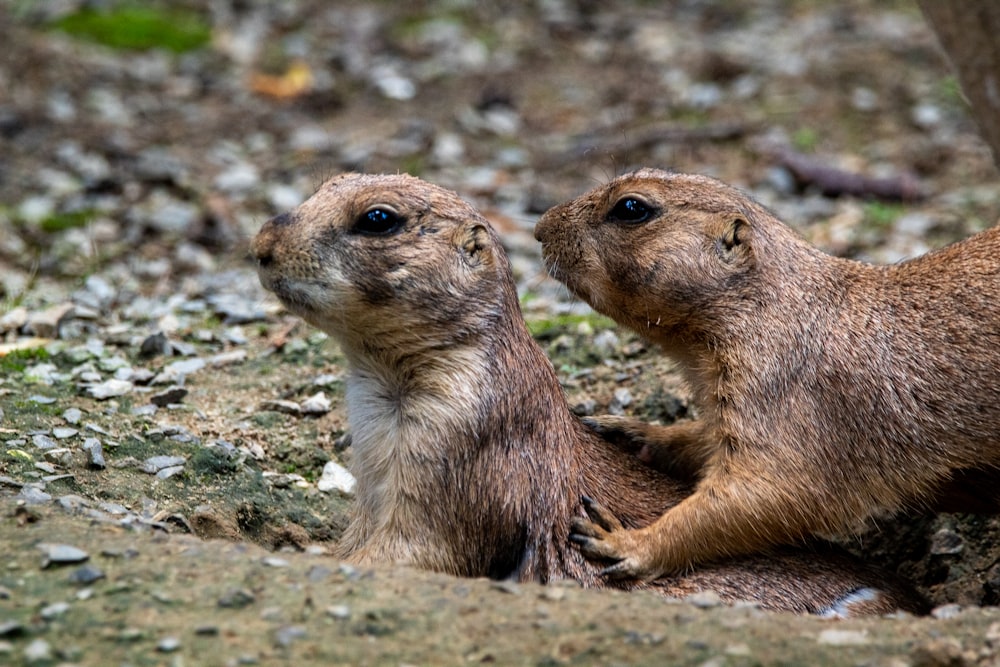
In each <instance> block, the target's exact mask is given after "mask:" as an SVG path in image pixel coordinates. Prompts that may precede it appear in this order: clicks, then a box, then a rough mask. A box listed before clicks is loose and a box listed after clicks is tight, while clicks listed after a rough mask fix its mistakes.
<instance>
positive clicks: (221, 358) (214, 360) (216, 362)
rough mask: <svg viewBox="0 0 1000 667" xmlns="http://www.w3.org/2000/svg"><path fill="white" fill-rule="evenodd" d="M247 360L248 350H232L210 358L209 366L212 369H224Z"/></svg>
mask: <svg viewBox="0 0 1000 667" xmlns="http://www.w3.org/2000/svg"><path fill="white" fill-rule="evenodd" d="M246 360H247V351H246V350H230V351H229V352H220V353H219V354H216V355H215V356H212V357H209V359H208V365H209V366H211V367H212V368H222V367H223V366H232V365H233V364H240V363H243V362H244V361H246Z"/></svg>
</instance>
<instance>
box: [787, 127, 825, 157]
mask: <svg viewBox="0 0 1000 667" xmlns="http://www.w3.org/2000/svg"><path fill="white" fill-rule="evenodd" d="M818 143H819V132H817V131H816V130H814V129H813V128H811V127H800V128H799V129H797V130H795V134H793V135H792V144H793V145H794V146H795V147H796V148H797V149H799V150H800V151H805V152H812V151H814V150H816V145H817V144H818Z"/></svg>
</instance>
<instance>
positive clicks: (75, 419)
mask: <svg viewBox="0 0 1000 667" xmlns="http://www.w3.org/2000/svg"><path fill="white" fill-rule="evenodd" d="M62 418H63V419H65V420H66V423H67V424H72V425H74V426H76V425H77V424H79V423H80V420H81V419H82V418H83V413H82V412H80V409H79V408H69V409H68V410H66V411H65V412H63V413H62Z"/></svg>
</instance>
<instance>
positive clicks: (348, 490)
mask: <svg viewBox="0 0 1000 667" xmlns="http://www.w3.org/2000/svg"><path fill="white" fill-rule="evenodd" d="M356 484H357V480H355V479H354V475H352V474H351V473H350V472H348V470H347V468H345V467H344V466H342V465H340V464H339V463H337V462H336V461H327V462H326V465H325V466H323V474H322V476H320V478H319V481H318V482H317V483H316V488H318V489H319V490H320V491H323V492H324V493H327V492H329V491H340V492H341V493H344V494H348V495H351V494H353V493H354V486H355V485H356Z"/></svg>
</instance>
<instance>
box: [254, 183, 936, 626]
mask: <svg viewBox="0 0 1000 667" xmlns="http://www.w3.org/2000/svg"><path fill="white" fill-rule="evenodd" d="M251 253H252V255H253V257H254V258H255V259H256V262H257V266H258V272H259V276H260V280H261V283H262V284H263V285H264V287H265V288H267V289H268V290H271V291H272V292H274V293H275V294H276V295H277V296H278V298H279V299H280V300H281V301H282V302H283V303H284V305H285V306H286V307H287V308H288V309H289V310H290V311H291V312H293V313H295V314H298V315H299V316H301V317H302V318H303V319H305V320H306V321H307V322H309V323H310V324H312V325H314V326H316V327H319V328H320V329H322V330H324V331H326V332H327V333H329V334H330V335H331V336H332V337H333V338H334V339H335V340H337V341H338V342H339V344H340V348H341V350H342V353H343V355H344V357H345V359H346V362H347V365H348V367H349V371H348V377H347V379H346V393H345V401H346V406H347V416H348V422H349V425H350V428H351V433H352V443H353V444H352V447H353V450H354V451H353V458H352V461H351V467H352V471H353V473H354V475H355V476H356V478H357V486H356V501H355V504H354V507H353V515H352V518H351V520H350V523H349V526H348V527H347V529H346V530H345V532H344V534H343V536H342V538H341V540H340V542H339V544H338V546H337V549H336V555H338V556H339V557H342V558H346V559H348V560H350V561H353V562H356V563H359V564H380V563H400V564H408V565H412V566H416V567H420V568H425V569H431V570H437V571H441V572H446V573H450V574H453V575H459V576H466V577H477V576H488V577H492V578H495V579H513V580H516V581H539V582H549V581H552V580H555V579H561V578H572V579H576V580H578V581H580V582H581V583H582V584H583V585H585V586H589V587H600V586H606V585H608V584H609V582H608V581H607V580H606V579H605V578H603V577H602V576H601V575H600V569H601V568H600V566H598V565H594V564H592V563H590V562H589V561H587V560H586V559H585V558H584V557H583V556H582V554H580V552H579V551H578V550H577V549H576V548H574V547H573V546H572V545H571V544H570V542H569V540H568V536H569V533H570V524H571V522H572V521H573V519H574V518H577V517H583V516H586V514H585V512H586V511H587V510H585V509H584V505H585V504H586V505H587V507H588V508H589V511H590V513H591V515H592V516H593V517H594V518H595V519H604V520H607V521H609V522H612V523H614V522H616V521H617V520H619V519H620V520H621V522H623V523H624V524H625V525H627V526H639V525H642V524H645V523H648V522H650V521H652V520H653V519H655V518H656V516H658V515H659V514H660V513H662V512H663V511H664V510H665V509H666V508H667V507H669V506H670V505H673V504H676V503H677V502H679V501H680V500H681V499H682V498H683V497H684V495H685V494H686V493H688V492H689V491H690V485H689V484H686V483H684V482H681V481H678V480H676V479H673V478H671V477H669V476H666V475H663V474H661V473H659V472H657V471H654V470H653V469H651V468H649V467H647V466H645V465H644V464H642V463H641V462H639V461H637V460H636V459H635V458H634V457H633V456H631V455H629V454H627V453H626V452H624V451H622V450H620V449H619V448H618V447H616V446H614V445H612V444H610V443H608V442H605V441H604V440H602V439H601V438H600V437H599V436H598V435H596V434H595V433H594V432H593V431H592V430H591V429H589V428H588V427H586V426H585V425H584V424H582V423H581V422H580V420H579V419H578V418H577V417H576V416H575V415H573V414H572V413H571V411H570V410H569V407H568V405H567V403H566V400H565V397H564V395H563V393H562V389H561V387H560V384H559V381H558V378H557V376H556V374H555V372H554V370H553V368H552V365H551V364H550V362H549V361H548V359H547V357H546V356H545V354H544V352H543V351H542V350H541V348H540V347H539V346H538V345H537V344H536V343H535V341H534V339H533V338H532V337H531V335H530V333H529V332H528V330H527V327H526V326H525V324H524V321H523V319H522V316H521V312H520V306H519V302H518V296H517V291H516V287H515V284H514V279H513V276H512V274H511V270H510V265H509V263H508V259H507V256H506V253H505V252H504V249H503V247H502V245H501V243H500V241H499V239H498V237H497V235H496V234H495V232H494V231H493V230H492V228H491V227H490V225H489V223H488V222H487V221H486V220H485V219H484V218H483V217H482V216H481V215H480V214H479V213H478V212H477V211H476V210H475V209H474V208H473V207H472V206H471V205H469V204H467V203H466V202H464V201H463V200H462V199H461V198H459V196H458V195H456V194H455V193H453V192H451V191H448V190H444V189H442V188H440V187H437V186H434V185H432V184H429V183H427V182H424V181H422V180H419V179H417V178H414V177H411V176H406V175H363V174H344V175H340V176H337V177H334V178H332V179H331V180H329V181H327V182H326V183H325V184H323V185H322V186H321V187H320V188H319V189H318V190H317V192H316V193H315V194H314V195H313V196H312V197H311V198H309V199H308V200H307V201H306V202H304V203H303V204H302V205H301V206H299V207H298V208H296V209H295V210H293V211H291V212H289V213H286V214H283V215H280V216H278V217H276V218H273V219H271V220H270V221H268V222H267V223H265V224H264V226H263V227H262V228H261V230H260V231H259V233H258V234H257V236H256V237H255V238H254V239H253V241H252V245H251ZM582 496H589V497H590V498H592V499H593V501H587V502H584V501H582V500H581V497H582ZM603 508H606V509H603ZM612 515H613V516H612ZM615 517H616V518H615ZM611 585H614V586H616V587H619V588H624V589H631V588H652V589H655V590H658V591H660V592H661V593H663V594H664V595H669V596H677V597H682V596H686V595H688V594H690V593H692V592H695V591H703V590H713V591H716V592H717V593H718V594H719V595H720V597H721V598H722V599H724V600H727V601H735V600H755V601H757V602H759V603H760V604H761V605H762V606H763V607H765V608H769V609H782V610H791V611H799V612H813V613H819V614H826V615H857V614H862V613H879V612H888V611H892V610H893V609H896V608H902V609H906V610H909V611H914V612H920V611H924V610H925V607H924V603H923V601H922V600H920V599H919V597H917V596H916V595H915V594H914V593H913V592H912V590H911V589H909V588H908V587H907V585H906V584H904V583H902V581H901V580H899V579H898V578H895V577H894V576H893V575H889V574H887V573H886V572H883V571H881V570H878V569H877V568H872V567H868V566H866V565H864V564H862V563H860V562H859V561H857V560H856V559H853V558H852V557H849V556H846V555H843V554H840V553H839V552H830V551H828V550H827V549H826V548H825V547H823V546H817V547H816V548H815V550H812V551H796V550H786V551H777V552H774V553H771V554H768V555H765V556H759V557H752V558H746V559H740V560H734V561H732V562H725V563H718V564H714V565H711V566H708V567H705V568H701V569H698V570H696V571H693V572H690V573H687V574H685V575H679V576H669V577H665V578H662V579H660V580H658V581H655V582H652V583H649V584H646V583H643V582H611Z"/></svg>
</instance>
